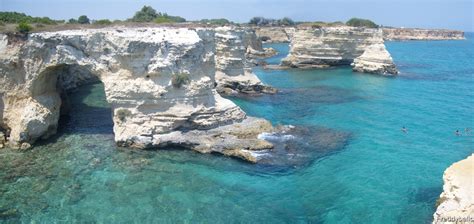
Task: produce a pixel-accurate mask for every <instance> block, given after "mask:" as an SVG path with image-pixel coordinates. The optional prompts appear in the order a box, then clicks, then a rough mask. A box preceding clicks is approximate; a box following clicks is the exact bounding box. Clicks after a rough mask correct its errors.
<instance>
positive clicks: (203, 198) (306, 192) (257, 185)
mask: <svg viewBox="0 0 474 224" xmlns="http://www.w3.org/2000/svg"><path fill="white" fill-rule="evenodd" d="M467 36H468V40H465V41H432V42H425V41H413V42H388V43H387V48H388V50H389V51H390V52H391V54H392V57H393V58H394V60H395V63H396V64H397V65H398V66H399V69H400V71H401V74H400V75H399V76H397V77H393V78H388V77H382V76H377V75H369V74H359V73H353V72H352V71H351V70H350V68H337V69H328V70H284V71H275V70H262V69H261V68H256V69H255V72H256V73H257V75H258V76H259V77H260V78H261V79H262V80H263V81H264V82H266V83H268V84H271V85H273V86H275V87H277V88H278V89H280V93H279V94H276V95H272V96H263V97H256V98H255V97H254V98H245V99H233V100H234V101H235V102H236V103H237V104H238V105H240V106H241V107H242V108H243V109H244V110H245V111H246V112H247V113H248V114H249V115H252V116H258V117H264V118H266V119H269V120H271V121H272V122H273V123H274V124H292V125H297V126H308V127H312V126H314V127H319V128H321V127H322V128H328V129H330V130H332V131H334V132H341V133H349V134H350V138H348V139H347V142H346V144H344V145H341V146H339V149H337V150H335V151H334V153H328V154H327V155H325V156H323V157H318V158H315V159H314V160H313V161H312V162H311V163H308V164H306V165H305V166H300V167H297V168H294V169H288V170H286V171H283V172H281V171H278V172H274V171H272V170H262V168H261V167H259V166H255V165H250V164H247V163H243V162H240V161H237V160H234V159H229V158H226V157H220V156H214V155H201V154H198V153H194V152H190V151H181V150H159V151H135V150H128V149H123V148H117V147H115V146H114V142H113V133H112V124H111V120H110V109H109V108H108V105H107V104H106V103H105V97H104V93H103V87H102V85H100V84H94V85H88V86H85V87H82V88H80V89H79V90H78V92H76V93H74V94H72V95H71V96H72V99H71V100H72V102H74V104H73V110H72V111H71V114H70V116H69V117H65V118H63V119H62V121H61V129H60V134H58V135H57V136H56V138H54V139H52V140H49V141H47V142H43V143H42V144H41V145H40V146H38V147H35V148H34V149H33V150H31V151H28V152H17V151H13V150H8V149H5V150H1V151H0V164H1V165H0V194H1V197H0V222H5V223H15V222H28V223H29V222H31V221H36V222H37V223H51V222H58V223H70V222H91V223H94V222H99V223H156V222H190V223H234V222H235V223H294V222H297V223H428V222H430V221H431V219H432V214H433V212H434V209H435V208H434V205H435V201H436V199H437V198H438V196H439V194H440V193H441V191H442V184H443V183H442V174H443V171H444V170H445V169H446V168H447V167H448V166H449V165H450V164H452V163H453V162H456V161H458V160H461V159H463V158H465V157H467V156H468V155H469V154H471V153H473V152H474V144H473V143H474V138H473V136H472V135H471V136H467V135H466V134H465V133H464V129H465V128H474V117H473V112H474V97H473V95H474V91H473V90H474V79H473V78H474V52H473V51H474V40H473V35H472V34H468V35H467ZM270 46H271V47H275V48H277V49H278V50H280V51H281V52H282V54H281V55H279V56H276V57H274V58H271V59H268V62H269V63H278V62H279V60H280V59H281V58H282V57H284V54H285V51H287V50H288V47H287V45H284V44H276V45H275V44H274V45H270ZM403 126H406V127H407V128H408V133H406V134H405V133H403V132H401V130H400V129H401V127H403ZM458 129H459V130H460V131H461V132H463V136H455V134H454V132H455V131H456V130H458ZM315 130H317V131H316V132H321V131H322V129H315ZM309 134H310V135H311V133H309ZM314 134H315V135H316V134H320V133H314Z"/></svg>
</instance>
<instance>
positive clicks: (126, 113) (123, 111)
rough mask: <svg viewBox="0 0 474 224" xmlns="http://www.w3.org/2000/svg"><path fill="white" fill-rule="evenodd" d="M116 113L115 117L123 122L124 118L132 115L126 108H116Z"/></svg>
mask: <svg viewBox="0 0 474 224" xmlns="http://www.w3.org/2000/svg"><path fill="white" fill-rule="evenodd" d="M116 113H117V117H118V119H119V120H120V121H122V122H124V121H125V120H126V118H127V117H129V116H131V115H132V112H130V111H129V110H127V109H118V110H117V111H116Z"/></svg>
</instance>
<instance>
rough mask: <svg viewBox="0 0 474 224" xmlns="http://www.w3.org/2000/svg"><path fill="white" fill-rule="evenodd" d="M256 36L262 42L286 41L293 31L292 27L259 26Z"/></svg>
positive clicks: (288, 40)
mask: <svg viewBox="0 0 474 224" xmlns="http://www.w3.org/2000/svg"><path fill="white" fill-rule="evenodd" d="M255 32H256V34H257V37H258V38H260V40H262V41H263V42H264V43H288V42H290V40H291V38H292V37H293V34H294V32H295V28H294V27H259V28H256V29H255Z"/></svg>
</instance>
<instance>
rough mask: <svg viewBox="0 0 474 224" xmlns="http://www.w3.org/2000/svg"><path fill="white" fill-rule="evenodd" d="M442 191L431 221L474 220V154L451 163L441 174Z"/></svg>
mask: <svg viewBox="0 0 474 224" xmlns="http://www.w3.org/2000/svg"><path fill="white" fill-rule="evenodd" d="M443 180H444V186H443V193H441V196H440V198H439V201H438V203H439V205H438V208H437V209H436V213H435V214H434V220H433V223H472V222H473V221H474V194H473V192H474V154H472V155H471V156H469V157H468V158H467V159H464V160H462V161H459V162H457V163H454V164H453V165H451V166H450V167H449V168H448V169H446V171H445V172H444V175H443Z"/></svg>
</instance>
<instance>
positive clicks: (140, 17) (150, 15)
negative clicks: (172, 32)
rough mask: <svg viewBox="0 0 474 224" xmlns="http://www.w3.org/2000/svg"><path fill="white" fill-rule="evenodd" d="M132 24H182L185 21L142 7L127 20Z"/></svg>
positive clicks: (149, 7) (181, 18)
mask: <svg viewBox="0 0 474 224" xmlns="http://www.w3.org/2000/svg"><path fill="white" fill-rule="evenodd" d="M129 21H132V22H155V23H182V22H186V19H184V18H183V17H179V16H170V15H168V14H166V13H161V12H156V10H155V9H153V8H152V7H151V6H143V8H142V9H141V10H140V11H138V12H136V13H135V15H134V16H133V17H132V18H131V19H129Z"/></svg>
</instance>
